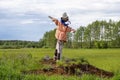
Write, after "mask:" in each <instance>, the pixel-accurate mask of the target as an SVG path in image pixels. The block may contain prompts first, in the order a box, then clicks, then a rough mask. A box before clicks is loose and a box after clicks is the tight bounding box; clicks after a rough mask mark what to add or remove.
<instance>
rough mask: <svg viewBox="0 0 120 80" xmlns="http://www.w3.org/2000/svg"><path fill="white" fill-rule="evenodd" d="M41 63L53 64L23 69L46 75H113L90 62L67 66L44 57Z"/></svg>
mask: <svg viewBox="0 0 120 80" xmlns="http://www.w3.org/2000/svg"><path fill="white" fill-rule="evenodd" d="M40 63H41V64H45V65H51V66H52V67H51V68H43V69H36V70H30V71H22V73H23V74H37V75H38V74H46V75H54V74H58V75H68V76H69V75H77V76H81V75H83V74H92V75H97V76H99V77H108V78H110V77H113V76H114V74H113V73H112V72H108V71H105V70H102V69H99V68H97V67H95V66H93V65H90V64H74V63H73V64H71V65H67V66H56V62H55V61H54V60H53V59H44V60H42V61H40Z"/></svg>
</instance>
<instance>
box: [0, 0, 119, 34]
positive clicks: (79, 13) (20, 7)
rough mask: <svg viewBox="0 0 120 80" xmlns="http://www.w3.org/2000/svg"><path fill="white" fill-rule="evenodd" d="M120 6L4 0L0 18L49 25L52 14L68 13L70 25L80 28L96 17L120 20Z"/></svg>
mask: <svg viewBox="0 0 120 80" xmlns="http://www.w3.org/2000/svg"><path fill="white" fill-rule="evenodd" d="M119 7H120V0H84V1H83V0H0V10H1V11H0V13H1V12H2V10H4V12H3V13H2V14H0V17H2V19H3V20H4V21H2V24H3V23H6V22H7V25H15V24H16V25H20V26H21V24H22V25H25V26H30V25H31V26H33V25H35V26H43V25H48V26H49V25H50V23H51V21H50V20H49V19H48V18H47V16H48V15H51V16H53V17H56V18H58V19H59V18H60V17H61V15H62V13H63V12H67V13H68V15H69V16H70V20H71V22H72V24H71V25H70V26H71V27H73V28H78V27H79V26H81V25H83V26H84V25H88V24H89V23H91V22H93V21H95V20H109V19H113V20H120V18H119V16H120V14H119V13H120V9H119ZM4 18H5V19H4ZM11 18H12V19H11ZM0 21H1V20H0ZM5 21H6V22H5ZM12 22H15V23H12ZM27 24H30V25H27ZM51 26H52V25H51ZM33 27H34V26H33ZM33 27H32V28H33ZM44 29H46V30H44V31H47V30H48V28H44ZM33 35H34V34H33ZM41 35H43V34H41Z"/></svg>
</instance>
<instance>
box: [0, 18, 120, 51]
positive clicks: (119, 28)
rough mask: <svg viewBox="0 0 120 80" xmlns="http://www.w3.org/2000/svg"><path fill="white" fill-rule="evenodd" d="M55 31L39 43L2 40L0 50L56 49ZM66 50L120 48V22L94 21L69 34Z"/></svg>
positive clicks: (65, 45)
mask: <svg viewBox="0 0 120 80" xmlns="http://www.w3.org/2000/svg"><path fill="white" fill-rule="evenodd" d="M55 31H56V29H54V30H50V31H48V32H45V33H44V35H43V38H42V39H40V40H39V41H21V40H0V48H2V49H7V48H55V45H56V38H55ZM64 47H65V48H120V21H112V20H109V21H94V22H92V23H91V24H88V25H87V26H80V27H79V28H77V30H76V32H75V33H68V34H67V42H66V43H64Z"/></svg>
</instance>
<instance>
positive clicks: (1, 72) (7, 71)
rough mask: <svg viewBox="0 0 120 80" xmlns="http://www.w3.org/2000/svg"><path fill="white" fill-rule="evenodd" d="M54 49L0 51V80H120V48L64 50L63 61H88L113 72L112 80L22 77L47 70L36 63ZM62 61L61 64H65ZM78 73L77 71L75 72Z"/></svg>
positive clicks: (92, 76)
mask: <svg viewBox="0 0 120 80" xmlns="http://www.w3.org/2000/svg"><path fill="white" fill-rule="evenodd" d="M52 52H54V49H49V48H48V49H0V80H119V79H120V75H119V74H120V68H119V67H120V64H119V63H120V60H119V58H120V57H119V56H120V53H119V52H120V49H72V50H71V49H63V55H64V59H65V58H66V57H67V58H69V59H76V60H77V61H78V62H86V61H89V63H90V64H92V65H94V66H96V67H98V68H100V69H103V70H107V71H111V72H114V74H115V76H114V77H113V78H109V79H108V78H100V77H97V76H95V75H80V76H64V75H61V76H60V75H52V76H47V75H42V74H41V75H25V74H22V73H21V71H23V70H34V69H41V68H43V67H44V68H50V67H51V66H49V65H48V66H43V65H42V64H40V63H39V60H41V58H43V57H44V56H45V55H49V56H53V54H52ZM64 63H65V62H64V60H63V61H61V62H60V65H64ZM78 72H79V71H78Z"/></svg>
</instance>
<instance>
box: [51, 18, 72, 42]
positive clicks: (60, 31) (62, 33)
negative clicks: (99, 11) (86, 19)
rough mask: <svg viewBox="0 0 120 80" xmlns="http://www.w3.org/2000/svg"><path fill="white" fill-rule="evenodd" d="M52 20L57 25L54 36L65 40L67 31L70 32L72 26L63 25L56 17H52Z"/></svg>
mask: <svg viewBox="0 0 120 80" xmlns="http://www.w3.org/2000/svg"><path fill="white" fill-rule="evenodd" d="M53 22H55V24H56V25H57V29H56V33H55V37H56V39H58V40H61V41H66V40H67V32H71V31H72V28H70V27H69V26H68V27H67V26H64V25H63V24H62V23H61V22H60V21H58V20H57V19H55V18H54V19H53Z"/></svg>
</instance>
